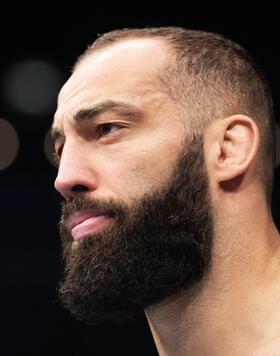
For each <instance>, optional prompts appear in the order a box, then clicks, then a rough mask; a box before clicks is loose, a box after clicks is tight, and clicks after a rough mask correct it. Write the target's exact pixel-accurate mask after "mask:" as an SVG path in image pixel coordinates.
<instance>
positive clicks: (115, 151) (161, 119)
mask: <svg viewBox="0 0 280 356" xmlns="http://www.w3.org/2000/svg"><path fill="white" fill-rule="evenodd" d="M165 48H166V47H165V45H164V44H162V43H161V42H160V41H156V40H150V39H137V40H129V41H128V40H127V41H123V42H120V43H118V44H115V45H113V46H111V47H108V48H106V49H103V50H99V51H98V52H96V53H94V54H92V55H91V56H90V57H88V58H86V59H85V60H84V62H82V63H81V64H80V65H79V66H78V67H77V69H76V70H75V72H74V73H73V75H72V76H71V78H70V79H69V81H68V82H67V83H66V84H65V86H64V87H63V89H62V91H61V93H60V96H59V101H58V109H57V112H56V115H55V120H54V124H53V128H54V130H55V133H56V134H55V135H56V144H55V146H56V151H57V152H58V155H59V160H60V165H59V172H58V177H57V180H56V182H55V186H56V189H57V190H58V191H59V192H60V193H61V194H62V195H63V196H64V197H65V198H66V199H70V198H71V197H73V196H74V195H75V194H77V191H81V189H82V191H83V192H84V194H87V195H88V196H89V197H99V198H117V199H119V200H122V201H123V202H126V203H127V204H129V203H130V202H131V201H132V200H133V198H134V197H137V196H138V197H141V196H142V195H143V194H144V193H145V192H147V191H149V190H150V189H151V188H153V187H155V186H157V185H159V184H161V183H162V181H163V179H164V178H165V177H168V175H169V173H170V172H171V170H172V168H173V167H174V165H175V161H176V158H177V154H178V153H179V152H180V149H181V147H182V142H183V141H184V137H185V135H186V130H185V129H184V128H185V125H184V124H183V122H182V120H181V117H180V118H179V115H178V111H177V110H178V109H177V107H176V105H175V104H174V102H173V101H172V100H171V99H170V98H169V97H168V95H167V94H165V93H163V92H161V91H160V89H159V86H158V83H157V81H156V79H155V78H156V73H157V72H158V69H159V68H161V66H162V65H163V63H164V61H165V60H166V54H165ZM112 102H114V105H112ZM104 103H105V104H104ZM116 103H117V105H116ZM120 103H121V104H120ZM128 105H129V106H128ZM93 107H94V109H95V114H94V115H91V116H90V118H86V119H85V116H83V115H82V114H81V110H88V109H92V108H93ZM100 108H101V109H102V110H100ZM97 109H98V110H97ZM78 112H80V114H79V115H80V116H79V118H80V119H79V118H78V119H76V120H74V117H75V115H76V116H77V113H78ZM83 113H85V112H83ZM93 116H94V119H93ZM81 117H83V118H81ZM186 120H188V118H186ZM109 124H110V125H109ZM102 125H103V126H102ZM104 125H107V126H105V129H106V130H105V131H101V133H102V134H100V129H102V130H104ZM108 125H109V126H108ZM204 142H205V145H204V148H205V160H206V165H207V172H208V177H209V185H210V193H211V197H212V204H213V208H214V230H215V231H214V237H213V238H214V247H213V257H212V267H211V270H210V272H209V274H208V275H207V278H206V279H205V281H204V282H203V284H201V285H200V286H198V287H197V289H196V290H188V291H186V292H185V293H183V294H181V295H174V296H173V297H172V298H171V299H170V300H165V301H163V302H161V303H158V304H157V305H152V306H150V307H149V308H147V310H146V311H145V313H146V316H147V319H148V322H149V325H150V327H151V331H152V334H153V337H154V340H155V343H156V346H157V348H158V351H159V353H160V355H162V356H163V355H168V356H169V355H170V356H173V355H176V356H181V355H196V356H200V355H207V356H212V355H215V356H219V355H221V356H222V355H223V356H224V355H227V356H231V355H246V356H247V355H254V356H259V355H280V298H279V295H280V280H279V279H280V274H279V270H280V250H279V243H280V239H279V233H278V231H277V229H276V227H275V225H274V223H273V220H272V217H271V213H270V209H269V208H267V205H266V202H265V197H264V192H263V188H262V186H261V184H260V182H259V181H258V178H257V175H256V156H257V152H258V147H259V145H260V142H259V132H258V128H257V127H256V125H255V123H254V121H253V120H252V119H250V118H248V117H246V116H243V115H234V116H231V117H228V118H223V120H215V121H213V122H212V123H211V124H209V125H208V127H207V129H206V131H205V135H204ZM241 178H242V179H241ZM81 187H82V188H81Z"/></svg>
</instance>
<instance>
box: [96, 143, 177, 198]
mask: <svg viewBox="0 0 280 356" xmlns="http://www.w3.org/2000/svg"><path fill="white" fill-rule="evenodd" d="M177 152H178V148H177V147H175V146H174V145H171V146H167V147H166V145H165V146H164V147H160V146H157V147H155V148H154V149H153V148H152V147H150V148H149V150H136V149H135V150H134V152H133V153H132V152H130V154H123V152H122V154H121V153H119V155H118V157H117V158H115V159H112V156H111V157H110V159H108V160H104V161H103V163H104V164H103V169H102V176H100V188H102V186H103V188H104V189H105V190H107V189H108V190H107V193H106V194H107V195H108V194H110V195H111V196H112V195H113V196H115V197H117V198H119V199H124V200H126V201H127V202H128V201H129V200H130V199H133V198H135V197H137V196H139V197H141V196H142V195H143V194H144V193H146V192H149V191H150V190H152V189H155V188H157V187H159V186H160V185H162V184H163V182H165V181H166V180H167V179H168V178H169V177H170V175H171V172H172V170H173V168H174V166H175V164H176V158H177ZM104 194H105V193H104Z"/></svg>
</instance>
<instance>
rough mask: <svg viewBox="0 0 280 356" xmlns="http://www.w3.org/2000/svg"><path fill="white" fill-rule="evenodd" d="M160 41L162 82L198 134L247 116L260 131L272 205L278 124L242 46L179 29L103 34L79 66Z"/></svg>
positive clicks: (260, 76)
mask: <svg viewBox="0 0 280 356" xmlns="http://www.w3.org/2000/svg"><path fill="white" fill-rule="evenodd" d="M139 38H142V39H145V38H150V39H158V40H161V41H163V43H165V44H166V45H167V56H168V59H167V64H166V66H165V68H164V69H163V70H161V71H160V73H159V76H158V78H159V79H160V81H161V83H162V87H163V88H164V90H165V91H167V92H168V93H169V94H170V96H171V97H172V98H173V99H174V101H175V102H176V103H177V104H179V105H180V107H181V108H183V113H184V116H185V117H186V118H187V120H188V122H189V125H190V127H191V128H192V130H193V132H194V133H195V134H197V133H200V134H201V132H202V131H203V130H204V128H205V127H206V125H207V123H209V122H210V121H211V120H213V119H223V118H225V117H227V116H229V115H234V114H244V115H247V116H249V117H251V118H252V119H253V120H254V121H255V122H256V125H257V126H258V128H259V131H260V140H261V144H260V150H259V152H258V159H257V172H258V174H259V177H260V179H261V182H262V183H263V187H264V192H265V196H266V199H267V202H268V203H269V204H270V203H271V194H272V188H273V175H274V165H275V119H274V110H273V102H272V95H271V90H270V88H269V85H268V82H267V79H266V78H265V74H264V72H263V71H262V70H261V69H260V68H259V67H258V66H257V64H256V63H255V62H254V60H253V59H252V58H251V56H250V54H249V53H248V52H247V51H246V50H245V49H244V48H243V47H241V46H240V45H239V44H237V43H235V42H234V41H232V40H230V39H228V38H225V37H224V36H222V35H220V34H216V33H211V32H205V31H198V30H188V29H185V28H181V27H158V28H142V29H127V28H125V29H122V30H115V31H111V32H108V33H105V34H103V35H101V36H99V37H98V38H97V40H96V41H95V42H94V43H93V44H92V45H90V46H89V47H88V49H87V50H86V51H85V52H84V53H83V54H82V55H81V56H80V57H79V59H78V60H77V62H76V65H75V67H74V69H75V68H76V66H78V65H79V64H80V63H81V62H82V61H83V60H84V59H85V58H86V57H88V56H89V55H91V54H92V53H93V52H95V51H97V50H99V49H104V48H106V47H109V46H111V45H113V44H115V43H117V42H121V41H125V40H129V39H139Z"/></svg>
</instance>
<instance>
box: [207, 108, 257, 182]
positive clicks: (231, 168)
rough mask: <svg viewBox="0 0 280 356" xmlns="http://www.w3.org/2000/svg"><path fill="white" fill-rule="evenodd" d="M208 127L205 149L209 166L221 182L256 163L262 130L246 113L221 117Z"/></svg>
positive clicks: (240, 173)
mask: <svg viewBox="0 0 280 356" xmlns="http://www.w3.org/2000/svg"><path fill="white" fill-rule="evenodd" d="M211 126H212V125H210V126H209V127H208V128H207V129H206V134H205V135H206V136H205V146H206V147H205V149H206V156H208V158H209V160H208V169H209V170H210V174H211V175H212V176H213V175H214V178H215V181H216V182H217V183H222V182H226V181H229V180H232V179H234V178H237V177H239V176H241V175H242V174H244V173H245V172H246V171H247V170H248V169H249V167H250V166H251V165H252V163H253V162H255V158H256V155H257V152H258V148H259V141H260V138H259V129H258V127H257V125H256V123H255V122H254V121H253V120H252V119H251V118H249V117H248V116H245V115H233V116H230V117H227V118H225V119H221V120H217V121H215V122H214V123H213V126H212V127H211Z"/></svg>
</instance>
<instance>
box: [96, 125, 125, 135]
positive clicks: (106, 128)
mask: <svg viewBox="0 0 280 356" xmlns="http://www.w3.org/2000/svg"><path fill="white" fill-rule="evenodd" d="M120 129H121V126H119V125H117V124H103V125H99V126H98V128H97V134H98V137H102V136H110V135H112V134H114V133H115V132H116V131H118V130H120Z"/></svg>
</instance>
